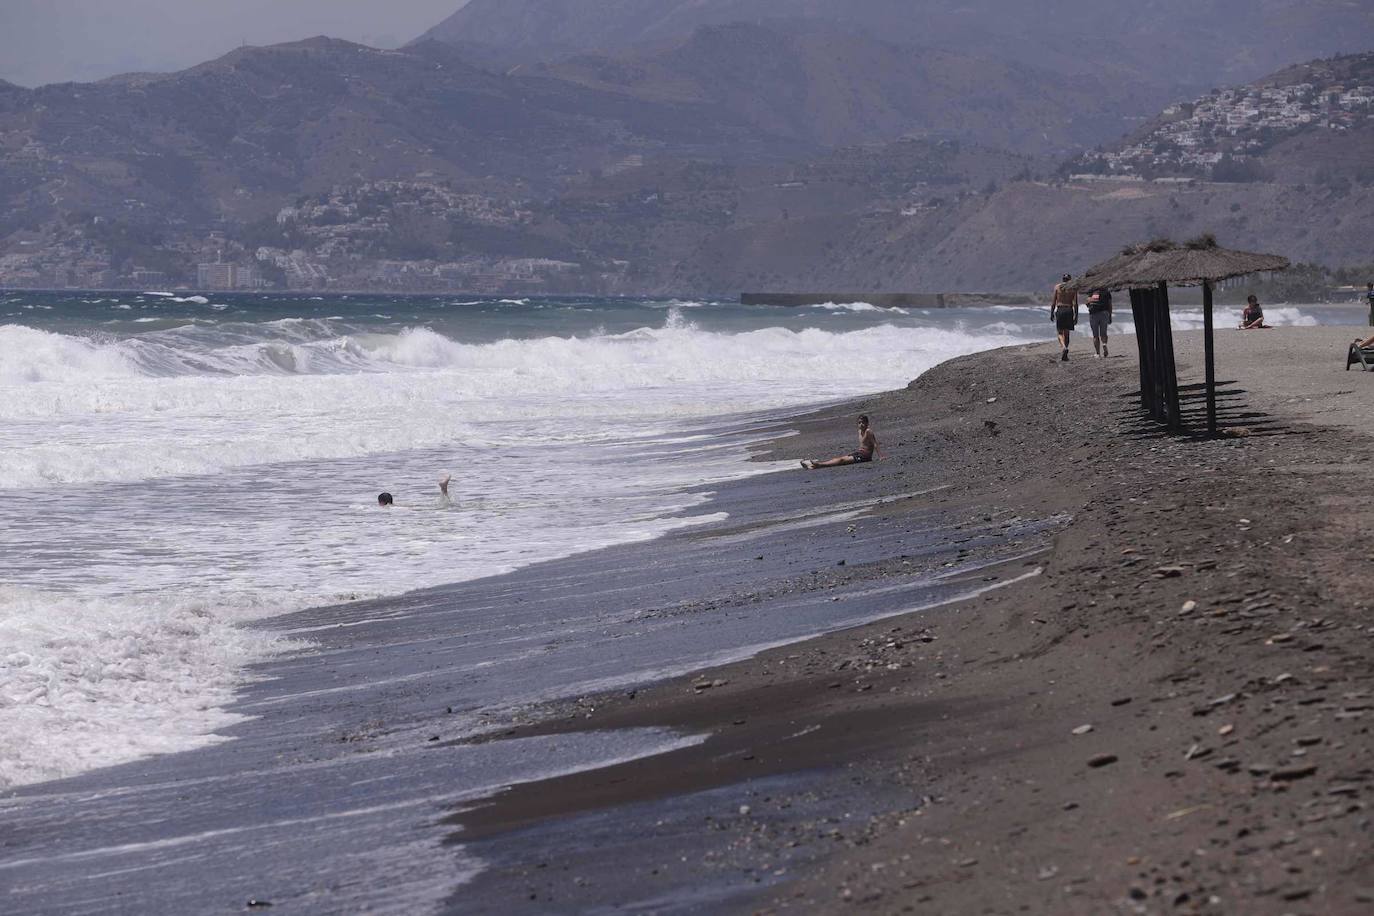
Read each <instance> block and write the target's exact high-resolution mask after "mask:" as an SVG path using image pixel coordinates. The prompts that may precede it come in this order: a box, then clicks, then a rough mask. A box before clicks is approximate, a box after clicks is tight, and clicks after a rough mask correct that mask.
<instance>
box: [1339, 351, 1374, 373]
mask: <svg viewBox="0 0 1374 916" xmlns="http://www.w3.org/2000/svg"><path fill="white" fill-rule="evenodd" d="M1356 363H1359V364H1360V368H1361V369H1363V370H1364V371H1365V372H1370V371H1374V347H1357V346H1355V345H1354V344H1351V345H1350V350H1349V352H1347V353H1346V355H1345V369H1346V371H1347V372H1349V371H1350V367H1351V366H1353V365H1355V364H1356Z"/></svg>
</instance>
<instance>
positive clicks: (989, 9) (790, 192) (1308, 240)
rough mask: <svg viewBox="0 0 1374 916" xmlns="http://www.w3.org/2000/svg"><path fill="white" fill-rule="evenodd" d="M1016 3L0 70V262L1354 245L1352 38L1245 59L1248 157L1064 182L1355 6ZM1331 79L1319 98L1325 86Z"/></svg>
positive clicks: (500, 5)
mask: <svg viewBox="0 0 1374 916" xmlns="http://www.w3.org/2000/svg"><path fill="white" fill-rule="evenodd" d="M1029 6H1032V5H1029V4H1013V3H1007V2H995V0H968V2H964V3H957V4H956V3H953V2H943V0H929V2H917V3H912V2H910V0H906V2H897V0H857V2H854V3H846V4H842V5H841V4H835V3H821V2H818V0H815V2H813V0H775V2H771V3H766V4H764V3H758V2H753V0H732V2H726V0H696V2H686V0H472V2H471V3H469V4H468V5H467V6H466V7H464V8H463V9H462V10H460V11H459V12H458V13H457V14H455V15H454V16H453V17H450V18H449V19H448V20H446V21H445V22H443V23H441V24H440V25H438V26H436V27H435V28H434V29H432V30H430V32H428V33H427V34H426V36H424V37H423V38H422V39H421V40H419V41H417V42H416V43H414V44H412V45H410V46H408V47H406V48H403V49H400V50H397V51H379V50H375V49H370V48H365V47H362V46H359V45H354V44H350V43H348V42H342V41H335V40H330V39H325V38H316V39H310V40H306V41H300V42H294V43H291V44H286V45H277V46H273V47H268V48H242V49H239V50H236V51H234V52H232V53H231V54H228V55H226V56H224V57H222V58H220V59H218V60H215V61H211V62H209V63H206V64H203V65H201V66H198V67H194V68H191V69H190V70H186V71H182V72H180V73H175V74H166V75H132V76H127V77H119V78H115V79H111V80H106V81H103V82H101V83H93V84H64V85H56V86H47V87H41V88H39V89H34V90H27V89H21V88H19V87H14V86H9V85H6V84H0V207H3V211H0V284H10V285H30V286H42V285H66V284H71V285H91V286H100V285H110V284H114V283H118V284H128V285H147V284H148V283H151V282H153V281H155V280H162V281H164V282H166V283H167V284H168V285H174V284H176V283H180V282H185V283H194V282H195V273H196V270H195V265H196V264H197V263H201V262H204V261H206V260H207V259H208V260H215V259H219V258H223V259H225V260H229V261H233V262H235V263H237V264H240V265H241V266H243V267H244V268H245V270H244V271H243V273H242V276H243V277H245V278H247V279H246V280H245V282H248V283H259V282H264V281H266V282H272V283H276V284H291V285H295V286H311V287H320V286H326V287H330V286H332V287H335V288H362V287H366V288H395V289H412V290H415V289H455V290H467V291H479V292H480V291H510V292H539V291H585V292H624V293H665V294H689V293H714V294H730V293H734V292H737V291H738V290H739V289H742V288H773V289H808V288H845V289H852V290H865V289H910V290H917V289H946V290H952V289H972V288H979V289H985V290H1005V289H1027V288H1038V287H1040V286H1041V285H1043V282H1044V278H1045V277H1046V276H1047V275H1052V274H1057V273H1058V272H1060V271H1061V270H1062V269H1067V268H1070V267H1072V266H1074V265H1080V264H1082V263H1085V262H1086V261H1089V260H1094V259H1096V258H1097V257H1099V256H1101V255H1102V254H1106V253H1109V252H1110V251H1111V250H1112V249H1114V248H1115V247H1116V246H1118V245H1119V244H1121V243H1122V242H1125V241H1132V240H1136V239H1138V238H1139V237H1141V236H1142V235H1159V234H1168V235H1175V236H1179V237H1182V236H1183V235H1185V234H1186V233H1192V232H1195V231H1201V230H1203V229H1214V230H1216V231H1218V232H1220V233H1221V234H1222V236H1223V240H1224V241H1226V242H1227V243H1231V244H1238V245H1243V244H1250V245H1252V246H1254V247H1276V248H1278V249H1279V250H1283V251H1284V252H1285V253H1287V254H1290V255H1292V256H1294V257H1298V258H1302V259H1312V260H1318V261H1323V262H1326V263H1330V264H1346V263H1356V262H1359V261H1364V260H1368V259H1369V257H1370V256H1369V253H1368V252H1367V250H1366V248H1367V245H1366V244H1365V243H1364V242H1360V241H1359V239H1360V238H1361V237H1362V238H1363V239H1366V240H1367V239H1368V238H1369V237H1374V232H1371V231H1370V230H1371V229H1374V225H1372V224H1371V221H1372V220H1374V216H1371V214H1374V209H1372V208H1371V206H1370V204H1371V203H1374V199H1372V198H1371V188H1370V185H1371V183H1374V172H1371V171H1370V170H1369V169H1368V168H1365V166H1368V165H1369V153H1368V150H1369V148H1370V147H1369V145H1368V142H1369V133H1368V131H1369V130H1370V126H1369V124H1368V123H1366V121H1367V119H1366V115H1367V114H1368V112H1367V110H1365V109H1361V108H1360V106H1359V99H1360V98H1362V97H1361V96H1360V95H1359V94H1358V91H1357V90H1358V87H1359V86H1360V85H1368V84H1374V67H1371V66H1370V63H1369V61H1370V56H1369V55H1366V56H1363V57H1356V58H1348V59H1346V60H1347V61H1349V63H1348V64H1345V65H1342V67H1340V68H1337V69H1335V70H1332V69H1331V68H1330V67H1327V68H1326V69H1325V70H1313V69H1311V68H1309V69H1292V68H1289V69H1286V70H1284V71H1283V72H1281V73H1277V74H1275V75H1274V76H1272V77H1271V79H1270V84H1273V83H1274V82H1275V81H1277V83H1278V84H1280V85H1289V84H1292V85H1297V84H1299V83H1303V82H1307V83H1309V84H1310V83H1311V81H1313V80H1315V81H1316V82H1317V83H1320V84H1321V93H1320V95H1315V94H1314V95H1312V99H1315V100H1316V101H1312V105H1313V106H1316V107H1313V108H1312V118H1310V119H1309V120H1308V121H1304V122H1302V123H1295V125H1294V129H1293V130H1292V131H1291V132H1288V133H1283V132H1280V133H1282V135H1281V136H1278V135H1275V136H1268V135H1266V136H1267V138H1268V141H1267V142H1266V144H1265V145H1264V147H1263V149H1260V148H1258V147H1255V146H1254V145H1253V144H1252V145H1251V146H1249V147H1246V148H1245V149H1241V148H1240V147H1239V146H1236V147H1235V149H1231V147H1230V146H1228V147H1227V152H1226V161H1225V163H1224V166H1225V168H1226V169H1231V170H1232V171H1233V172H1235V166H1236V163H1237V162H1242V163H1245V169H1249V173H1248V174H1243V173H1244V172H1245V169H1241V170H1240V172H1238V173H1236V174H1227V175H1222V174H1220V172H1218V175H1217V176H1213V175H1212V174H1211V173H1212V170H1213V169H1217V168H1221V166H1218V165H1217V158H1216V157H1213V158H1212V159H1207V157H1206V155H1205V154H1206V153H1207V152H1208V150H1210V149H1211V147H1210V146H1207V147H1199V149H1200V151H1201V152H1200V153H1198V154H1197V155H1196V156H1194V154H1193V153H1189V155H1190V156H1194V158H1195V159H1197V161H1198V162H1200V163H1202V165H1201V166H1199V167H1198V168H1196V169H1194V170H1193V171H1191V172H1186V171H1185V172H1183V173H1177V174H1179V176H1180V177H1183V178H1188V179H1190V180H1191V183H1190V184H1186V185H1181V184H1178V183H1177V182H1175V183H1171V184H1158V183H1154V184H1152V183H1148V182H1135V183H1130V184H1128V185H1123V184H1121V183H1120V182H1119V181H1118V182H1117V183H1116V184H1115V185H1110V184H1104V183H1103V182H1101V181H1093V182H1088V183H1086V184H1085V183H1084V182H1083V181H1077V180H1075V181H1065V180H1064V178H1065V177H1066V176H1068V175H1070V174H1072V173H1073V172H1074V171H1075V170H1087V171H1098V172H1105V171H1111V170H1112V169H1111V168H1108V167H1106V166H1104V165H1102V163H1105V162H1107V161H1109V160H1110V161H1113V162H1117V161H1119V162H1127V161H1128V159H1129V157H1124V154H1123V155H1118V154H1117V153H1113V152H1112V151H1113V150H1125V149H1127V148H1128V143H1127V140H1126V139H1124V138H1128V137H1129V138H1134V141H1132V142H1137V143H1138V142H1139V137H1140V135H1142V132H1145V133H1146V134H1148V133H1149V131H1152V130H1159V129H1160V127H1159V125H1160V124H1167V123H1169V122H1171V121H1174V120H1177V115H1175V116H1172V117H1171V116H1170V115H1168V114H1167V112H1168V111H1172V110H1175V109H1174V107H1173V106H1175V105H1177V104H1179V103H1188V104H1190V105H1191V104H1192V103H1191V102H1190V101H1189V100H1191V99H1195V98H1197V97H1198V96H1202V95H1204V94H1205V93H1207V91H1208V89H1210V88H1211V85H1212V82H1213V81H1214V80H1216V81H1222V80H1223V79H1224V78H1225V77H1227V75H1228V74H1241V75H1243V76H1244V77H1245V78H1246V79H1250V78H1256V77H1262V76H1264V75H1265V74H1266V73H1267V72H1268V71H1269V70H1277V69H1279V67H1278V65H1280V64H1283V65H1291V64H1294V63H1297V61H1296V60H1295V59H1294V58H1291V57H1285V56H1284V55H1285V54H1287V53H1294V52H1295V53H1297V54H1301V55H1303V56H1305V57H1306V56H1317V55H1323V54H1328V53H1330V52H1332V51H1335V50H1340V49H1342V48H1344V47H1348V46H1361V47H1364V48H1369V47H1374V10H1371V9H1370V8H1368V6H1367V5H1364V6H1361V5H1353V4H1347V3H1327V2H1307V3H1296V2H1289V0H1270V2H1265V3H1261V4H1259V5H1258V7H1256V5H1255V4H1253V3H1251V4H1240V3H1235V2H1231V0H1219V2H1193V3H1182V2H1178V0H1157V2H1154V3H1150V4H1143V5H1142V4H1124V3H1102V2H1099V3H1087V2H1084V0H1062V2H1059V3H1056V4H1052V5H1050V6H1049V7H1045V6H1043V5H1039V4H1036V5H1034V6H1035V7H1036V12H1035V13H1034V14H1033V13H1031V12H1028V11H1027V9H1026V7H1029ZM1142 7H1143V8H1142ZM841 9H842V11H843V12H842V14H841V13H840V12H837V11H839V10H841ZM1242 11H1245V15H1241V13H1242ZM1172 22H1177V23H1179V28H1178V30H1177V31H1175V30H1174V29H1173V28H1172V27H1171V26H1170V25H1169V23H1172ZM1276 30H1277V31H1276ZM1275 36H1278V37H1275ZM1266 85H1268V84H1266ZM1337 85H1339V88H1340V89H1341V90H1342V91H1343V92H1345V91H1347V90H1349V91H1353V92H1355V94H1354V95H1351V96H1350V97H1349V99H1347V100H1346V102H1342V103H1341V104H1343V105H1346V108H1349V109H1350V110H1349V111H1347V110H1346V109H1345V108H1342V109H1340V111H1339V112H1337V111H1336V110H1335V109H1331V110H1327V108H1328V107H1329V106H1328V101H1327V96H1328V95H1329V94H1330V93H1329V92H1328V91H1327V90H1329V89H1330V88H1331V87H1334V86H1337ZM1312 92H1313V93H1315V92H1316V90H1315V89H1313V90H1312ZM1255 94H1256V97H1258V90H1257V91H1256V93H1255ZM1249 97H1250V95H1249V94H1247V95H1245V98H1249ZM1352 100H1353V101H1352ZM1318 103H1320V104H1318ZM1226 104H1227V105H1231V103H1230V102H1227V103H1226ZM1275 104H1278V103H1275ZM1166 106H1171V107H1169V108H1167V109H1166ZM1323 106H1326V107H1323ZM1351 106H1353V108H1352V107H1351ZM1233 107H1236V109H1237V111H1239V110H1241V108H1242V107H1243V106H1242V105H1241V103H1240V102H1236V103H1235V106H1233ZM1337 107H1338V108H1339V106H1337ZM1318 109H1320V110H1318ZM1202 110H1203V111H1208V110H1211V109H1210V108H1209V106H1207V105H1203V106H1202ZM1161 111H1165V112H1166V113H1165V114H1161ZM1333 112H1335V113H1336V114H1339V118H1337V119H1336V120H1333V117H1334V115H1333ZM1228 117H1229V115H1228ZM1238 117H1248V115H1238ZM1276 117H1277V115H1276ZM1342 119H1343V120H1342ZM1338 122H1339V123H1338ZM1219 123H1220V122H1219ZM1276 123H1278V122H1276ZM1171 129H1177V130H1181V129H1182V128H1171ZM1222 135H1225V136H1222ZM1241 139H1244V137H1242V138H1241ZM1152 142H1153V141H1152ZM1190 142H1191V141H1190ZM1199 142H1202V141H1201V140H1199ZM1238 142H1240V141H1239V140H1236V138H1235V137H1232V136H1231V135H1230V134H1226V131H1225V130H1224V129H1223V130H1221V131H1220V132H1219V133H1218V132H1216V131H1213V130H1212V128H1210V127H1209V128H1208V130H1207V132H1206V143H1208V144H1217V145H1218V149H1220V148H1221V146H1223V145H1226V144H1231V146H1235V144H1236V143H1238ZM1161 148H1164V147H1161ZM1190 149H1191V147H1190ZM1151 150H1153V146H1151ZM1291 150H1299V151H1301V150H1306V151H1307V152H1306V153H1302V152H1298V153H1292V154H1290V153H1289V152H1285V151H1291ZM1313 150H1316V151H1318V155H1316V157H1315V158H1313V153H1312V151H1313ZM1217 155H1218V156H1220V153H1218V154H1217ZM1113 156H1116V157H1117V158H1116V159H1113V158H1112V157H1113ZM1198 156H1201V158H1198ZM1303 156H1307V158H1308V160H1309V161H1320V163H1321V168H1322V171H1321V173H1320V175H1317V173H1316V172H1315V171H1314V170H1313V169H1308V170H1307V171H1305V172H1304V171H1303V170H1302V169H1301V168H1298V167H1297V166H1296V165H1295V163H1297V162H1298V161H1300V160H1301V158H1302V157H1303ZM1093 157H1097V158H1093ZM1285 157H1286V158H1285ZM1250 160H1253V161H1250ZM1190 161H1192V160H1190ZM1132 168H1133V167H1130V166H1127V167H1125V171H1126V173H1127V174H1123V175H1120V176H1118V177H1122V178H1135V177H1139V176H1138V175H1137V174H1135V173H1133V172H1132ZM1362 169H1363V170H1362ZM1118 171H1120V170H1119V169H1118ZM1161 174H1162V173H1161ZM1170 174H1175V173H1170ZM1214 177H1218V178H1224V179H1227V180H1225V181H1222V182H1214V181H1212V180H1211V179H1213V178H1214ZM1317 177H1320V178H1321V181H1320V182H1316V178H1317ZM1237 178H1244V179H1247V180H1244V181H1237V180H1236V179H1237ZM1051 179H1052V180H1051ZM1308 184H1312V185H1314V186H1313V187H1307V186H1306V185H1308ZM1319 215H1320V219H1318V216H1319ZM248 268H252V269H248Z"/></svg>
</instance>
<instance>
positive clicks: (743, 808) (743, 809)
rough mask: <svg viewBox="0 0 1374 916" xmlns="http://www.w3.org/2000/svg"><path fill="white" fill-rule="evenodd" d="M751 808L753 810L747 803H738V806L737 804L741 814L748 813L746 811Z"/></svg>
mask: <svg viewBox="0 0 1374 916" xmlns="http://www.w3.org/2000/svg"><path fill="white" fill-rule="evenodd" d="M752 810H753V809H752V808H750V807H749V806H748V805H740V806H739V813H740V814H742V815H743V814H748V813H749V812H750V811H752Z"/></svg>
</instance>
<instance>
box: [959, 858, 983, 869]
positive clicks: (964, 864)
mask: <svg viewBox="0 0 1374 916" xmlns="http://www.w3.org/2000/svg"><path fill="white" fill-rule="evenodd" d="M954 864H955V865H958V866H959V867H960V868H972V867H973V866H975V865H977V864H978V860H977V859H960V860H959V861H958V862H955V863H954Z"/></svg>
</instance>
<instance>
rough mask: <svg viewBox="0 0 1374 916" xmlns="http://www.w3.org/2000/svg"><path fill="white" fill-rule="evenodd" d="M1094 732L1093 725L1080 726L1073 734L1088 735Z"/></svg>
mask: <svg viewBox="0 0 1374 916" xmlns="http://www.w3.org/2000/svg"><path fill="white" fill-rule="evenodd" d="M1092 730H1093V727H1092V726H1091V725H1080V726H1078V727H1077V728H1075V729H1074V730H1073V733H1074V734H1075V735H1086V734H1087V733H1088V732H1090V731H1092Z"/></svg>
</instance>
